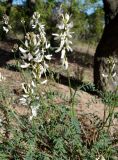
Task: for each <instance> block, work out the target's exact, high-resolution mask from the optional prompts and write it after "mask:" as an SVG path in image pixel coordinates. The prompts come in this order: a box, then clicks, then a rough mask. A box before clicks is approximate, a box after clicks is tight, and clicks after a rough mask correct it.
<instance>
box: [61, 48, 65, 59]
mask: <svg viewBox="0 0 118 160" xmlns="http://www.w3.org/2000/svg"><path fill="white" fill-rule="evenodd" d="M65 53H66V50H65V48H64V49H63V50H62V51H61V59H64V57H65Z"/></svg>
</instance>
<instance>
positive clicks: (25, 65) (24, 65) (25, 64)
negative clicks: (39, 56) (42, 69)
mask: <svg viewBox="0 0 118 160" xmlns="http://www.w3.org/2000/svg"><path fill="white" fill-rule="evenodd" d="M29 66H30V63H26V62H25V63H24V64H22V65H20V67H21V68H28V67H29Z"/></svg>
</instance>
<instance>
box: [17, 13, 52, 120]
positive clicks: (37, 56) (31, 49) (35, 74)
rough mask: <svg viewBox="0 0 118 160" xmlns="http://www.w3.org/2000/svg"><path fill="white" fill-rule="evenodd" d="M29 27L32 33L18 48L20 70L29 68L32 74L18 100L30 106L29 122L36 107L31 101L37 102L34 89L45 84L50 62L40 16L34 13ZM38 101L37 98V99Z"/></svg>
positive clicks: (29, 33) (48, 45)
mask: <svg viewBox="0 0 118 160" xmlns="http://www.w3.org/2000/svg"><path fill="white" fill-rule="evenodd" d="M30 24H31V27H32V29H33V32H28V33H27V34H26V36H25V42H24V44H23V45H22V46H20V47H19V51H20V52H21V59H22V64H21V65H20V67H21V68H23V69H24V68H30V69H31V71H32V72H31V73H32V82H30V83H28V84H23V87H22V88H23V90H24V93H25V94H24V95H23V97H22V98H21V99H20V100H21V103H22V104H27V105H29V106H30V108H31V111H32V116H31V117H30V120H31V119H32V118H33V117H35V116H36V115H37V114H36V111H37V108H38V107H37V106H34V107H33V106H32V104H34V103H33V101H36V100H37V95H35V88H37V85H38V84H45V83H46V82H47V77H46V70H47V69H48V67H49V66H48V64H47V63H46V61H47V60H51V56H52V55H51V54H48V49H49V47H50V44H49V43H48V41H47V38H46V33H45V27H44V25H43V24H41V22H40V14H39V13H38V12H34V14H33V17H32V20H31V23H30ZM42 75H44V76H45V80H43V81H42V80H41V77H42ZM38 99H39V98H38Z"/></svg>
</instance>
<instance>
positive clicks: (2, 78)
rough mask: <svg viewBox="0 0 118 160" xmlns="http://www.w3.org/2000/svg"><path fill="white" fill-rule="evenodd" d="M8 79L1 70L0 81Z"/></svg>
mask: <svg viewBox="0 0 118 160" xmlns="http://www.w3.org/2000/svg"><path fill="white" fill-rule="evenodd" d="M4 80H6V77H4V76H2V73H1V72H0V82H1V81H4Z"/></svg>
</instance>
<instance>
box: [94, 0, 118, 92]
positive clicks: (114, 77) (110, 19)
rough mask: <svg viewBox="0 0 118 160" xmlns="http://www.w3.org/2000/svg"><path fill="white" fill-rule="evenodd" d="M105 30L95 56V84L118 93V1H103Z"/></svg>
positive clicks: (104, 89) (97, 86)
mask: <svg viewBox="0 0 118 160" xmlns="http://www.w3.org/2000/svg"><path fill="white" fill-rule="evenodd" d="M103 3H104V11H105V28H104V31H103V35H102V38H101V40H100V42H99V44H98V47H97V49H96V53H95V56H94V84H95V86H96V88H97V89H99V90H102V91H112V92H114V91H118V1H116V0H103Z"/></svg>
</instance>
